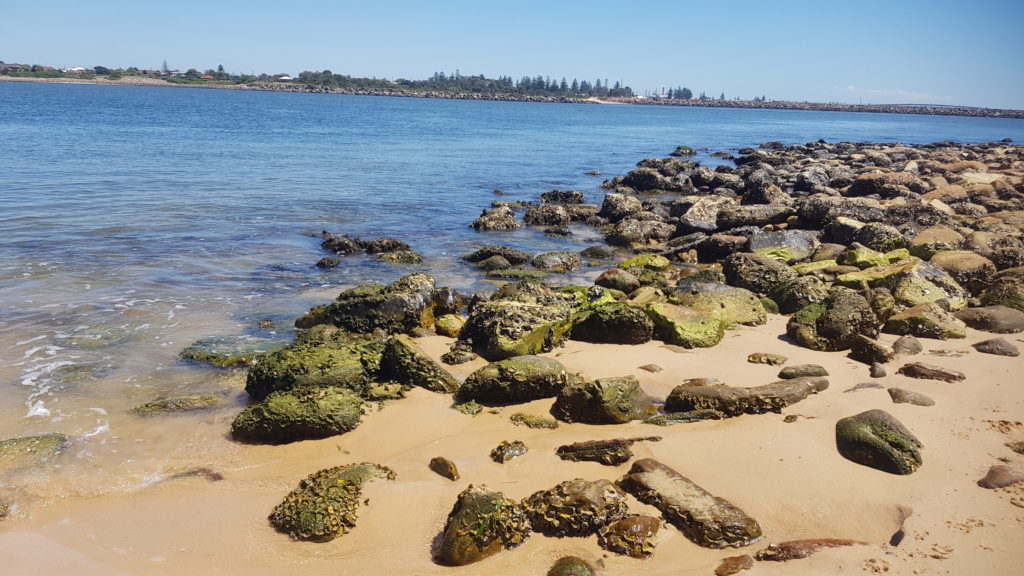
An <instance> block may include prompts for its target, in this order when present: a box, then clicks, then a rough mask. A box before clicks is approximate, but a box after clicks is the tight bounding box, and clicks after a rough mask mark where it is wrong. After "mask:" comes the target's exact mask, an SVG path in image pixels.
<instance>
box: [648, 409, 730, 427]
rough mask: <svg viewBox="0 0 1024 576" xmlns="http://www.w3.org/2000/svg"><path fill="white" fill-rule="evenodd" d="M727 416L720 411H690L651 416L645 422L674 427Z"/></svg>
mask: <svg viewBox="0 0 1024 576" xmlns="http://www.w3.org/2000/svg"><path fill="white" fill-rule="evenodd" d="M726 417H727V416H726V415H725V413H723V412H720V411H718V410H690V411H687V412H667V413H665V414H659V415H657V416H651V417H650V418H648V419H646V420H644V424H653V425H655V426H672V425H674V424H691V423H693V422H703V421H704V420H722V419H724V418H726Z"/></svg>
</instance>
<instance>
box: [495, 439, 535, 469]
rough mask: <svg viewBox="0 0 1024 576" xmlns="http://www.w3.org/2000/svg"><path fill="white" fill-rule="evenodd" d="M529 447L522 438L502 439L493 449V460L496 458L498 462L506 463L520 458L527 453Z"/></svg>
mask: <svg viewBox="0 0 1024 576" xmlns="http://www.w3.org/2000/svg"><path fill="white" fill-rule="evenodd" d="M528 451H529V448H527V447H526V444H523V443H522V441H520V440H513V441H511V442H509V441H508V440H502V441H501V442H499V443H498V446H497V447H495V448H494V450H491V460H494V461H495V462H497V463H498V464H504V463H505V462H508V461H509V460H512V459H513V458H518V457H520V456H522V455H523V454H526V453H527V452H528Z"/></svg>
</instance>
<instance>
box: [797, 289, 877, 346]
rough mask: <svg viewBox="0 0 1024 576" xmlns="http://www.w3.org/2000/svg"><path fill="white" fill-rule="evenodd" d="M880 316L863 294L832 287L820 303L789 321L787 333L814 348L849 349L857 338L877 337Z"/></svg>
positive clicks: (802, 311) (808, 306)
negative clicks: (876, 314)
mask: <svg viewBox="0 0 1024 576" xmlns="http://www.w3.org/2000/svg"><path fill="white" fill-rule="evenodd" d="M878 324H879V322H878V317H877V316H875V313H874V311H872V310H871V305H870V304H869V303H868V301H867V300H865V299H864V297H863V296H861V295H860V294H858V293H856V292H854V291H853V290H851V289H849V288H838V287H837V288H832V289H831V290H829V293H828V296H827V297H825V299H824V300H823V301H821V302H818V303H815V304H809V305H807V306H804V307H803V308H801V309H800V311H798V312H797V313H796V314H794V315H793V316H792V317H791V318H790V319H789V322H788V323H787V324H786V334H788V335H789V337H790V338H792V339H793V340H795V341H796V343H797V344H799V345H801V346H803V347H805V348H810V349H811V350H822V351H830V352H831V351H838V350H847V349H849V348H850V346H852V345H853V340H854V338H856V337H857V335H858V334H863V335H864V336H867V337H869V338H874V337H875V336H878Z"/></svg>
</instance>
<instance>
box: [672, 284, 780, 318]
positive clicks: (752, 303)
mask: <svg viewBox="0 0 1024 576" xmlns="http://www.w3.org/2000/svg"><path fill="white" fill-rule="evenodd" d="M669 302H671V303H672V304H677V305H679V306H684V307H687V308H693V309H695V310H703V311H705V312H710V313H711V314H712V315H714V316H715V317H716V318H718V319H719V320H721V321H722V322H723V323H724V324H725V325H726V326H730V325H732V324H744V325H747V326H760V325H761V324H764V323H765V322H767V321H768V313H767V312H766V311H765V309H764V306H763V305H762V304H761V301H760V300H758V299H757V296H755V295H754V294H753V293H752V292H750V291H749V290H746V289H744V288H736V287H734V286H726V285H724V284H711V283H707V284H704V283H694V284H687V285H686V286H682V285H680V287H679V289H677V290H676V291H675V292H673V293H672V294H671V295H670V296H669Z"/></svg>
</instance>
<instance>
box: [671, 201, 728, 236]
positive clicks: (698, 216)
mask: <svg viewBox="0 0 1024 576" xmlns="http://www.w3.org/2000/svg"><path fill="white" fill-rule="evenodd" d="M735 205H736V201H735V200H734V199H732V198H726V197H724V196H695V197H691V198H687V199H685V201H684V203H683V204H680V205H676V204H675V203H673V207H672V208H671V212H670V214H671V215H672V216H674V217H678V218H679V225H678V227H677V228H676V235H677V236H679V235H684V234H689V233H691V232H706V233H710V232H714V231H715V230H717V229H718V213H719V211H721V210H722V209H723V208H727V207H732V206H735Z"/></svg>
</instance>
